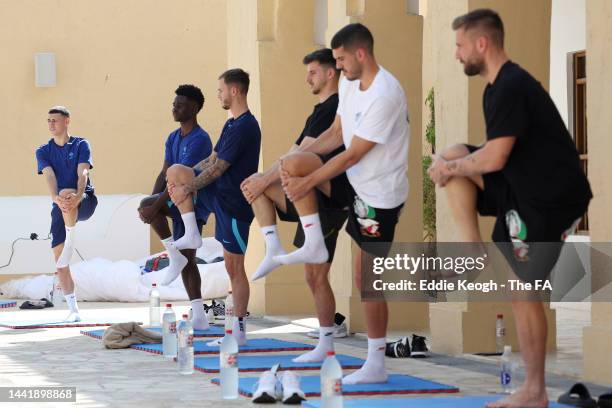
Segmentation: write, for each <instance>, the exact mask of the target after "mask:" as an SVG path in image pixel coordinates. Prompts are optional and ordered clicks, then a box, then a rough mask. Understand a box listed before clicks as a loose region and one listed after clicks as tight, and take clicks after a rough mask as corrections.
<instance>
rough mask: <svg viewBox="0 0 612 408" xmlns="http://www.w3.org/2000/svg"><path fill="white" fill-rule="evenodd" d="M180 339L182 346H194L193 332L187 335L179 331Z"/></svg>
mask: <svg viewBox="0 0 612 408" xmlns="http://www.w3.org/2000/svg"><path fill="white" fill-rule="evenodd" d="M178 340H179V345H180V347H193V334H191V335H185V334H181V333H179V336H178Z"/></svg>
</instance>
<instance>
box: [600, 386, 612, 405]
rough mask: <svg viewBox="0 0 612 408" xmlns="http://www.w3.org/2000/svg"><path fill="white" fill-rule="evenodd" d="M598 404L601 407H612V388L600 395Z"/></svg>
mask: <svg viewBox="0 0 612 408" xmlns="http://www.w3.org/2000/svg"><path fill="white" fill-rule="evenodd" d="M597 406H598V407H599V408H612V388H610V389H609V390H608V391H606V392H604V393H603V394H601V395H600V396H599V400H598V401H597Z"/></svg>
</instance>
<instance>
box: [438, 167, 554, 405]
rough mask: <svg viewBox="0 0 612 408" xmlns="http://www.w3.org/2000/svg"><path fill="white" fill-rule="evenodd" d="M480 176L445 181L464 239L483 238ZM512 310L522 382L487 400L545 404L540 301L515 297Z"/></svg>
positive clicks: (544, 334)
mask: <svg viewBox="0 0 612 408" xmlns="http://www.w3.org/2000/svg"><path fill="white" fill-rule="evenodd" d="M483 187H484V183H483V180H482V177H475V178H466V177H453V178H452V179H451V180H449V182H448V183H447V184H446V187H445V188H446V192H447V196H448V203H449V207H450V209H451V213H452V215H453V218H454V220H455V222H456V225H457V227H458V229H459V235H460V238H461V239H462V241H464V242H482V238H481V235H480V229H479V227H478V214H477V209H476V194H477V190H476V189H477V188H481V189H482V188H483ZM512 310H513V313H514V318H515V322H516V329H517V334H518V338H519V343H520V345H521V350H522V355H523V361H524V363H525V372H526V376H525V382H524V383H523V386H522V387H521V388H520V389H519V390H518V391H517V392H516V393H514V394H513V395H511V396H509V397H507V398H504V399H502V400H500V401H496V402H493V403H489V404H487V407H489V408H519V407H520V408H531V407H536V408H540V407H547V406H548V397H547V393H546V385H545V381H544V370H545V359H546V337H547V325H546V318H545V315H544V310H543V306H542V303H541V302H537V301H524V300H514V301H513V302H512Z"/></svg>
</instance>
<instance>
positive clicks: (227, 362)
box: [219, 352, 238, 368]
mask: <svg viewBox="0 0 612 408" xmlns="http://www.w3.org/2000/svg"><path fill="white" fill-rule="evenodd" d="M219 358H220V362H221V368H237V367H238V353H224V352H221V353H219Z"/></svg>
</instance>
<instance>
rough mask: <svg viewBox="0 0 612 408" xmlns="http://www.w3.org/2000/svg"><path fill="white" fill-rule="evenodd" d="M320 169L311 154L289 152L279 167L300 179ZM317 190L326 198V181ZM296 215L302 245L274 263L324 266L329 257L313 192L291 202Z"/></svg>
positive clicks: (318, 163)
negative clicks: (301, 229)
mask: <svg viewBox="0 0 612 408" xmlns="http://www.w3.org/2000/svg"><path fill="white" fill-rule="evenodd" d="M321 166H323V162H322V161H321V159H320V158H319V156H317V155H316V154H313V153H293V154H291V155H289V156H288V157H287V158H285V159H283V163H282V168H283V169H284V170H285V171H287V172H288V173H289V174H290V175H291V176H293V177H303V176H306V175H308V174H310V173H312V172H313V171H315V170H317V169H318V168H320V167H321ZM317 188H318V189H319V190H321V191H323V193H325V194H326V195H329V193H330V189H331V185H330V183H329V181H327V182H325V183H324V184H323V185H321V186H317ZM293 205H294V206H295V208H296V210H297V212H298V214H299V215H300V222H301V223H302V228H303V229H304V237H305V239H304V245H303V246H302V247H301V248H300V249H298V250H296V251H293V252H291V253H290V254H287V255H280V256H276V257H274V259H275V260H277V261H278V262H280V263H282V264H285V265H288V264H296V263H313V264H320V263H324V262H325V261H326V260H327V259H328V257H329V254H328V252H327V248H326V247H325V240H324V238H323V232H322V229H321V220H320V218H319V205H318V202H317V195H316V192H315V191H314V190H311V191H310V192H308V194H306V196H304V198H302V199H300V200H297V201H295V202H293Z"/></svg>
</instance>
